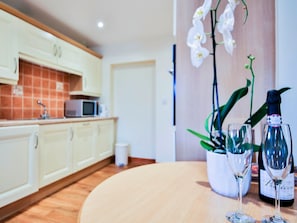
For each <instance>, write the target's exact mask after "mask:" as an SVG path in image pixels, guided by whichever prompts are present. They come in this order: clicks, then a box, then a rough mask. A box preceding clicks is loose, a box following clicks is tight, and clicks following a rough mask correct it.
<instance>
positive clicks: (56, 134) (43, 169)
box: [39, 124, 73, 187]
mask: <svg viewBox="0 0 297 223" xmlns="http://www.w3.org/2000/svg"><path fill="white" fill-rule="evenodd" d="M72 138H73V131H72V128H71V124H53V125H41V126H40V140H39V148H40V155H39V159H40V160H39V166H40V173H39V181H40V186H41V187H42V186H45V185H47V184H49V183H52V182H54V181H56V180H59V179H61V178H63V177H65V176H67V175H69V174H70V173H71V172H72V142H71V140H72Z"/></svg>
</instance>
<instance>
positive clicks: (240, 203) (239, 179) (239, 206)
mask: <svg viewBox="0 0 297 223" xmlns="http://www.w3.org/2000/svg"><path fill="white" fill-rule="evenodd" d="M242 180H243V179H242V177H236V181H237V184H238V202H239V204H238V213H241V214H242V213H243V210H242Z"/></svg>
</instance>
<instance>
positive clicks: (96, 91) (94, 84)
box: [70, 52, 102, 97]
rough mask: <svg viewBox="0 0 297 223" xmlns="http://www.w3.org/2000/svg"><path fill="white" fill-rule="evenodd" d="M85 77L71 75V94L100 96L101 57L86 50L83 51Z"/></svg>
mask: <svg viewBox="0 0 297 223" xmlns="http://www.w3.org/2000/svg"><path fill="white" fill-rule="evenodd" d="M82 61H83V62H82V64H83V77H82V78H80V77H75V76H74V75H73V76H72V77H70V94H71V95H89V96H93V97H99V96H100V95H101V69H102V68H101V59H99V58H97V57H95V56H93V55H91V54H89V53H86V52H84V53H83V60H82Z"/></svg>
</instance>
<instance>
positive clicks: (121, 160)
mask: <svg viewBox="0 0 297 223" xmlns="http://www.w3.org/2000/svg"><path fill="white" fill-rule="evenodd" d="M128 146H129V145H128V144H127V143H117V144H115V147H116V148H115V164H116V165H117V166H119V167H122V166H126V165H127V164H128Z"/></svg>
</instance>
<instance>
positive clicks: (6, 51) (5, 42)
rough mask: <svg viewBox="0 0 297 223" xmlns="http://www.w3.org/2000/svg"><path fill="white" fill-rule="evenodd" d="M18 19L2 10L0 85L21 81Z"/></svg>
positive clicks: (0, 27)
mask: <svg viewBox="0 0 297 223" xmlns="http://www.w3.org/2000/svg"><path fill="white" fill-rule="evenodd" d="M16 23H17V18H15V17H14V16H12V15H10V14H8V13H6V12H4V11H2V10H0V33H1V34H0V83H3V84H16V83H17V81H18V79H19V70H18V67H19V66H18V60H19V59H18V42H17V28H16Z"/></svg>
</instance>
